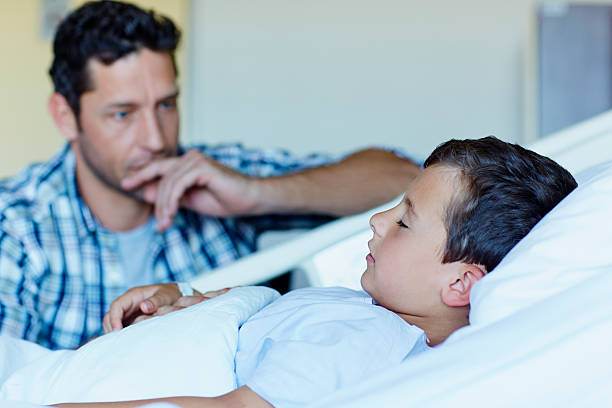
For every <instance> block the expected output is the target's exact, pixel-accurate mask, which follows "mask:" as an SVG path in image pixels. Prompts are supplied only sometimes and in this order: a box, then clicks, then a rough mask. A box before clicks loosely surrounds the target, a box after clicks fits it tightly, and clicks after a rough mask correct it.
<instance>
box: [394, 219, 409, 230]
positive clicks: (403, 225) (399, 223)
mask: <svg viewBox="0 0 612 408" xmlns="http://www.w3.org/2000/svg"><path fill="white" fill-rule="evenodd" d="M396 224H397V225H399V226H400V227H402V228H408V226H407V225H406V224H404V221H402V219H401V218H400V219H399V220H397V222H396Z"/></svg>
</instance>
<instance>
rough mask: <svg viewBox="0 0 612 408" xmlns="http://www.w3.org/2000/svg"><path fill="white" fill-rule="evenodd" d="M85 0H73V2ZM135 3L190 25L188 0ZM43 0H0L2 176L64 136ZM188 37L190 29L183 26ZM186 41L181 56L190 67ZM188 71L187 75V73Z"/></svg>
mask: <svg viewBox="0 0 612 408" xmlns="http://www.w3.org/2000/svg"><path fill="white" fill-rule="evenodd" d="M82 3H83V1H75V0H72V1H70V2H69V4H70V6H71V8H72V7H76V6H78V5H79V4H82ZM134 3H136V4H139V5H141V6H142V7H144V8H147V9H148V8H154V9H155V10H157V11H159V12H161V13H162V14H166V15H168V16H170V17H172V18H173V19H174V20H175V22H177V23H178V24H179V25H180V26H181V27H183V29H185V30H186V29H187V28H188V27H187V14H188V10H187V8H188V1H187V0H171V1H169V0H139V1H134ZM41 13H42V1H41V0H23V1H0V50H1V51H2V63H0V95H1V97H0V177H4V176H8V175H11V174H13V173H15V172H16V171H18V170H19V169H20V168H22V167H23V166H25V165H26V164H28V163H30V162H33V161H40V160H45V159H47V158H48V157H50V156H51V155H52V154H53V153H54V152H55V151H56V150H57V149H58V148H59V147H60V146H61V145H62V144H63V142H64V139H63V136H62V135H61V134H60V133H59V131H57V129H56V128H55V125H54V123H53V121H52V120H51V118H50V116H49V115H48V114H47V100H48V98H49V96H50V95H51V93H52V84H51V80H50V79H49V76H48V74H47V70H48V69H49V66H50V65H51V41H52V40H51V39H50V38H44V37H43V35H42V34H41V20H42V18H41ZM184 35H185V37H184V39H187V37H188V33H187V32H184ZM186 45H187V44H186V42H184V43H183V44H182V46H181V50H180V51H179V53H178V56H177V59H178V61H177V63H178V65H179V69H181V67H182V72H181V73H182V74H185V73H186V69H185V67H186V63H185V60H186V52H185V49H186ZM183 77H184V76H183Z"/></svg>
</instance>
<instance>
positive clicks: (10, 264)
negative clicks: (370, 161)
mask: <svg viewBox="0 0 612 408" xmlns="http://www.w3.org/2000/svg"><path fill="white" fill-rule="evenodd" d="M197 148H198V149H200V150H201V151H202V152H203V153H204V154H205V155H207V156H210V157H212V158H214V159H216V160H218V161H219V162H221V163H223V164H225V165H227V166H229V167H232V168H234V169H236V170H238V171H241V172H243V173H245V174H248V175H251V176H254V177H266V176H271V175H278V174H283V173H288V172H292V171H297V170H299V169H302V168H306V167H311V166H317V165H321V164H324V163H327V162H329V161H330V157H327V156H322V155H311V156H308V157H306V158H302V159H297V158H295V157H293V156H291V155H289V154H288V153H287V152H284V151H281V150H271V149H270V150H245V149H243V148H242V147H241V146H240V145H226V146H219V147H207V146H198V147H197ZM329 219H330V218H329V217H324V216H265V217H249V218H215V217H207V216H203V215H201V214H198V213H195V212H192V211H189V210H184V209H181V210H180V211H179V213H178V214H177V215H176V217H175V218H174V224H173V226H172V227H170V228H169V229H168V230H166V231H164V232H163V233H158V232H155V236H154V239H153V240H152V244H151V246H150V248H149V250H148V254H149V255H150V257H149V258H148V260H147V262H151V265H152V270H153V272H154V275H155V279H156V280H157V281H158V282H170V281H184V280H189V279H190V278H192V277H193V276H195V275H196V274H198V273H200V272H202V271H205V270H210V269H213V268H215V267H217V266H221V265H224V264H227V263H229V262H232V261H234V260H236V259H237V258H239V257H241V256H243V255H246V254H249V253H251V252H253V251H255V249H256V238H257V236H258V234H259V233H260V232H262V231H264V230H268V229H287V228H307V227H313V226H316V225H319V224H321V223H322V222H324V221H326V220H329ZM117 245H118V244H117V236H116V235H115V234H114V233H113V232H112V231H110V230H108V229H106V228H104V227H103V226H101V225H100V224H99V223H98V222H97V220H96V219H95V218H94V217H93V215H92V213H91V212H90V210H89V208H88V207H87V206H86V205H85V204H84V202H83V200H82V199H81V197H80V196H79V192H78V189H77V186H76V181H75V159H74V153H73V152H72V150H71V149H70V147H69V146H68V145H66V146H65V147H64V148H63V149H61V150H60V151H59V152H58V154H57V155H55V156H54V157H53V158H52V159H51V160H50V161H48V162H46V163H39V164H34V165H31V166H30V167H28V168H26V169H25V170H23V171H22V172H20V173H19V174H17V175H16V176H14V177H12V178H10V179H6V180H3V181H0V332H1V333H2V334H8V335H11V336H14V337H20V338H23V339H27V340H30V341H34V342H36V343H38V344H40V345H43V346H45V347H49V348H52V349H57V348H74V347H77V346H79V345H80V344H82V343H83V342H85V341H86V340H88V339H89V338H91V337H93V336H95V335H98V334H100V333H101V328H102V318H103V316H104V313H105V312H106V311H107V310H108V307H109V305H110V303H111V302H112V301H113V300H114V299H115V298H117V297H118V296H119V295H121V294H123V293H124V292H125V291H126V290H127V289H129V288H128V287H127V286H126V282H125V277H124V275H123V273H122V265H121V261H120V259H119V255H118V251H117Z"/></svg>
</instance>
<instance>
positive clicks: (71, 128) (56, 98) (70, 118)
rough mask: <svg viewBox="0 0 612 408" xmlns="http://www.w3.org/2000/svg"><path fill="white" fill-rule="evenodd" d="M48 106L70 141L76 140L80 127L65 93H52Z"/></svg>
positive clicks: (56, 123) (54, 119) (60, 128)
mask: <svg viewBox="0 0 612 408" xmlns="http://www.w3.org/2000/svg"><path fill="white" fill-rule="evenodd" d="M47 108H48V109H49V114H50V115H51V117H52V118H53V121H54V122H55V125H56V126H57V128H58V129H59V130H60V132H62V134H63V135H64V136H65V137H66V139H67V140H68V141H70V142H72V141H73V140H75V139H76V138H77V136H78V135H79V127H78V125H77V120H76V117H75V115H74V112H73V111H72V108H71V107H70V105H69V104H68V101H67V100H66V98H64V95H62V94H59V93H57V92H55V93H54V94H53V95H51V97H50V98H49V103H48V104H47Z"/></svg>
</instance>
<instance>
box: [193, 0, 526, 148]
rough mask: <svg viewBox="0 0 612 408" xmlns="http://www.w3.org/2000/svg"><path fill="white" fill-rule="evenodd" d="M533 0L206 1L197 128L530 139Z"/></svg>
mask: <svg viewBox="0 0 612 408" xmlns="http://www.w3.org/2000/svg"><path fill="white" fill-rule="evenodd" d="M532 3H533V1H531V0H513V1H501V0H494V1H491V0H463V1H460V2H459V1H456V0H430V1H420V0H376V1H373V0H310V1H302V2H295V1H285V0H258V1H252V0H196V1H193V2H192V4H193V5H194V13H193V14H192V21H196V20H197V22H198V24H196V25H193V33H194V35H196V36H197V37H194V38H197V41H198V47H197V48H195V49H194V50H193V52H194V57H195V59H194V60H192V63H193V64H194V65H193V70H192V72H194V73H197V78H196V77H194V78H192V82H191V85H192V86H193V92H192V99H191V100H190V101H191V106H192V108H193V109H192V111H191V114H192V115H193V116H192V117H191V119H192V121H191V122H190V126H191V130H192V131H193V133H192V134H191V135H190V136H191V137H192V140H206V141H210V142H222V141H233V140H239V141H242V142H244V143H246V144H248V145H266V146H279V145H280V146H287V147H290V148H292V149H293V150H297V151H300V152H308V151H312V150H331V151H335V152H341V151H345V150H347V149H352V148H355V147H359V146H363V145H369V144H373V143H375V144H384V145H394V146H402V147H404V148H406V149H407V150H408V151H409V152H414V153H416V154H417V155H419V156H424V155H426V154H427V153H428V152H429V151H431V150H432V148H433V147H435V145H436V144H437V143H439V142H440V141H443V140H445V139H448V138H450V137H458V138H467V137H480V136H486V135H488V134H496V135H499V136H501V137H503V138H505V139H509V140H519V141H520V140H521V137H522V134H523V122H524V118H523V106H524V104H523V97H524V89H523V88H524V80H523V75H524V66H525V65H524V64H525V57H524V53H525V43H526V36H527V35H528V33H529V28H530V24H531V20H530V19H531V18H532V16H533V13H532V6H533V4H532Z"/></svg>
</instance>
